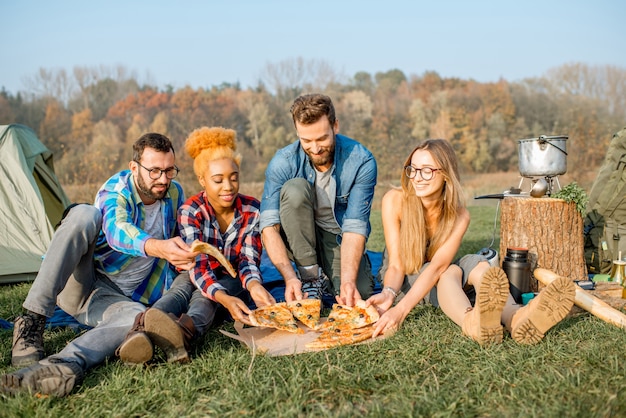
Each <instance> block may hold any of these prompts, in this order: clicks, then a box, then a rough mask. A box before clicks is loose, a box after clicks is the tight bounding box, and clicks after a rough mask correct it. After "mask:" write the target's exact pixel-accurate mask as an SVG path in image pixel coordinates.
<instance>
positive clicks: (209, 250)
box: [191, 240, 237, 277]
mask: <svg viewBox="0 0 626 418" xmlns="http://www.w3.org/2000/svg"><path fill="white" fill-rule="evenodd" d="M191 251H192V252H194V253H195V252H199V253H204V254H208V255H210V256H213V257H215V259H216V260H217V261H219V263H220V264H221V265H223V266H224V268H226V270H227V271H228V274H230V275H231V276H233V277H237V272H236V271H235V269H234V268H233V265H232V264H230V261H228V259H226V257H224V254H222V253H221V252H220V251H219V250H218V249H217V248H215V247H214V246H212V245H211V244H209V243H207V242H202V241H200V240H195V241H194V242H192V243H191Z"/></svg>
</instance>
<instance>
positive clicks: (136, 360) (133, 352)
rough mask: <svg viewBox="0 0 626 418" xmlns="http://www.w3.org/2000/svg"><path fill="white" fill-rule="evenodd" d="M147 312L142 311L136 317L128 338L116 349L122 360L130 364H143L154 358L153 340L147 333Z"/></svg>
mask: <svg viewBox="0 0 626 418" xmlns="http://www.w3.org/2000/svg"><path fill="white" fill-rule="evenodd" d="M145 314H146V312H145V311H144V312H141V313H139V314H137V316H136V317H135V323H134V324H133V327H132V328H131V329H130V331H129V332H128V334H127V335H126V338H125V339H124V341H123V342H122V344H120V346H119V347H118V348H117V350H116V351H115V354H116V355H117V356H119V358H120V360H122V361H123V362H124V364H126V365H129V366H136V365H142V364H145V363H147V362H148V361H150V359H152V355H153V354H154V347H153V346H152V341H150V338H149V337H148V335H147V334H146V333H145V328H144V318H145Z"/></svg>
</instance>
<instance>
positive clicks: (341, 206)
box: [260, 94, 377, 306]
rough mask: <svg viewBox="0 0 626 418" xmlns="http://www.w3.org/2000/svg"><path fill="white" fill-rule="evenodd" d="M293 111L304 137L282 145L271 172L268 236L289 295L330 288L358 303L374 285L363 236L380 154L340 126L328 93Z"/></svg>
mask: <svg viewBox="0 0 626 418" xmlns="http://www.w3.org/2000/svg"><path fill="white" fill-rule="evenodd" d="M291 115H292V118H293V122H294V125H295V128H296V133H297V135H298V138H299V139H298V140H297V141H295V142H294V143H292V144H291V145H288V146H286V147H285V148H282V149H280V150H278V152H277V153H276V155H275V156H274V157H273V158H272V160H271V161H270V163H269V165H268V167H267V170H266V172H265V185H264V190H263V197H262V200H261V221H260V229H261V236H262V239H263V244H264V247H265V250H266V252H267V254H268V256H269V258H270V260H271V261H272V263H273V264H274V265H275V266H276V268H277V269H278V271H279V272H280V274H281V275H282V276H283V278H284V280H285V299H286V300H287V301H288V302H291V301H294V300H301V299H303V298H316V299H321V298H322V296H323V294H324V293H325V290H330V291H331V292H332V293H333V294H334V295H335V298H336V300H337V301H338V302H339V303H342V304H346V305H349V306H353V305H354V303H355V302H356V301H357V300H359V299H367V298H368V297H369V296H370V295H371V293H372V291H373V286H374V282H373V277H372V274H371V266H370V263H369V260H368V258H367V255H366V253H365V244H366V241H367V238H368V236H369V233H370V231H371V227H370V222H369V217H370V211H371V208H372V199H373V197H374V187H375V186H376V176H377V166H376V160H375V159H374V157H373V155H372V154H371V152H370V151H368V150H367V149H366V148H365V147H364V146H363V145H361V144H360V143H358V142H357V141H355V140H353V139H351V138H348V137H346V136H343V135H340V134H339V121H338V120H337V117H336V115H335V108H334V105H333V103H332V101H331V99H330V98H329V97H328V96H325V95H322V94H307V95H303V96H300V97H298V98H297V99H296V100H295V101H294V103H293V105H292V107H291ZM291 261H293V262H294V263H295V265H296V269H295V270H294V268H293V266H292V264H291Z"/></svg>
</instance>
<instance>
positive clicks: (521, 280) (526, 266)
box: [502, 248, 530, 304]
mask: <svg viewBox="0 0 626 418" xmlns="http://www.w3.org/2000/svg"><path fill="white" fill-rule="evenodd" d="M502 270H504V272H505V273H506V277H508V278H509V291H510V292H511V296H513V299H515V302H517V303H518V304H521V303H523V301H522V294H524V293H528V292H530V261H528V248H507V249H506V256H505V257H504V260H503V261H502Z"/></svg>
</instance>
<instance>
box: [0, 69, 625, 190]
mask: <svg viewBox="0 0 626 418" xmlns="http://www.w3.org/2000/svg"><path fill="white" fill-rule="evenodd" d="M27 85H28V89H27V91H20V92H18V93H11V92H8V91H6V90H5V89H4V88H2V90H1V91H0V124H9V123H22V124H24V125H27V126H29V127H31V128H32V129H34V130H35V132H36V133H37V134H38V136H39V138H40V139H41V140H42V141H43V142H44V143H45V144H46V146H48V147H49V148H50V149H51V150H52V151H53V152H54V154H55V157H54V158H55V168H56V171H57V175H58V176H59V178H60V180H61V182H62V183H63V184H64V185H72V184H85V183H101V182H103V181H104V180H105V179H106V178H108V176H110V175H111V174H112V173H113V172H115V171H117V170H119V169H122V168H125V167H127V163H128V161H129V160H130V158H131V144H132V143H133V142H134V140H135V139H136V138H138V137H139V136H140V135H141V134H142V133H144V132H147V131H156V132H161V133H163V134H165V135H167V136H168V137H170V138H171V139H172V141H173V142H174V144H175V147H176V152H177V161H178V165H179V166H180V168H181V180H183V181H186V180H189V181H193V183H187V184H194V185H195V180H194V178H195V176H194V175H193V168H192V162H191V160H190V158H189V157H188V156H187V155H185V152H184V147H183V144H184V141H185V139H186V137H187V135H188V134H189V133H190V132H191V131H192V130H194V129H196V128H198V127H201V126H223V127H227V128H232V129H235V130H236V131H237V136H238V143H239V151H240V152H241V153H242V154H243V162H242V179H243V181H244V182H246V181H248V182H262V181H263V179H264V171H265V167H266V166H267V164H268V162H269V160H270V159H271V158H272V156H273V155H274V153H275V152H276V150H277V149H279V148H281V147H283V146H285V145H287V144H289V143H291V142H293V141H294V140H296V139H297V137H296V132H295V130H294V128H293V123H292V121H291V118H290V115H289V107H290V105H291V102H292V101H293V99H294V98H295V97H297V96H298V95H299V94H302V93H307V92H322V93H325V94H328V95H329V96H331V97H332V99H333V101H334V103H335V106H336V110H337V116H338V119H339V122H340V131H341V132H342V133H344V134H345V135H348V136H350V137H352V138H355V139H357V140H358V141H360V142H361V143H363V144H364V145H365V146H366V147H368V148H369V149H370V150H371V151H372V153H373V154H374V156H375V157H376V159H377V161H378V165H379V182H383V181H385V182H397V179H398V178H399V175H400V172H401V169H402V165H403V163H404V159H405V157H406V155H408V153H409V152H410V151H411V149H413V147H414V146H415V145H416V143H417V142H418V141H419V140H421V139H425V138H435V137H437V138H446V139H448V140H449V141H451V143H452V144H453V146H454V148H455V150H456V151H457V154H458V156H459V160H460V163H461V169H462V171H463V172H466V173H490V172H502V171H517V170H518V157H517V152H518V144H517V140H519V139H525V138H535V137H538V136H539V135H567V136H568V137H569V139H568V141H567V147H568V151H569V152H568V173H573V174H576V171H577V170H580V171H581V172H582V171H589V170H596V169H597V167H598V166H599V165H600V164H601V162H602V160H603V158H604V155H605V152H606V149H607V146H608V143H609V141H610V139H611V135H612V133H613V132H615V131H616V130H618V129H620V128H622V127H623V126H624V125H625V123H624V121H625V120H626V69H623V68H619V67H613V66H589V65H586V64H583V63H572V64H566V65H563V66H560V67H557V68H554V69H551V70H549V71H548V72H547V73H546V74H544V75H543V76H542V77H538V78H529V79H525V80H522V81H518V82H508V81H506V80H503V79H501V80H499V81H497V82H490V83H480V82H477V81H474V80H471V79H470V80H463V79H460V78H446V77H441V76H440V75H439V74H438V73H437V72H434V71H427V72H424V73H423V74H421V75H408V76H407V75H406V74H404V73H403V72H402V71H400V70H398V69H391V70H389V71H386V72H378V73H375V74H370V73H367V72H358V73H356V74H354V75H353V76H352V77H345V76H340V75H337V73H335V72H334V71H333V69H332V67H331V66H329V65H328V64H326V63H325V62H319V61H305V60H303V59H300V58H298V59H294V60H290V61H284V62H281V63H278V64H268V65H267V67H266V68H265V72H264V76H263V77H262V78H261V79H260V80H259V82H258V85H257V86H256V87H254V88H246V89H243V88H241V86H240V85H238V84H229V83H222V84H220V85H212V86H210V87H206V88H197V89H194V88H191V87H184V88H180V89H174V88H172V87H171V86H166V87H165V88H162V89H159V88H157V87H156V86H155V85H154V84H152V83H142V84H140V83H139V81H138V78H137V76H136V75H135V74H133V73H132V72H129V71H128V70H127V69H125V68H124V67H117V68H105V67H98V68H84V67H75V68H74V69H73V71H72V72H71V73H70V72H67V71H65V70H62V69H61V70H45V69H41V70H40V71H39V72H38V73H37V74H35V75H34V76H32V77H30V78H29V79H27Z"/></svg>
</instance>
